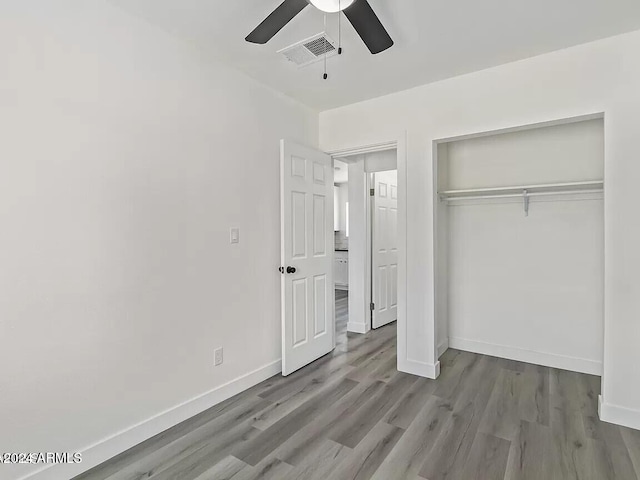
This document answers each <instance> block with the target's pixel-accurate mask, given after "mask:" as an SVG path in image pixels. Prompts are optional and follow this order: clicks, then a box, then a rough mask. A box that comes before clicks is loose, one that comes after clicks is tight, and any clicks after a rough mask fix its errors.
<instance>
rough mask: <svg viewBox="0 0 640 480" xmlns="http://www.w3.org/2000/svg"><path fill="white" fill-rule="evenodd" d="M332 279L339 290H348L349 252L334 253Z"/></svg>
mask: <svg viewBox="0 0 640 480" xmlns="http://www.w3.org/2000/svg"><path fill="white" fill-rule="evenodd" d="M333 258H334V260H333V279H334V283H335V287H336V288H337V289H340V290H347V289H348V288H349V252H343V251H336V252H335V256H334V257H333Z"/></svg>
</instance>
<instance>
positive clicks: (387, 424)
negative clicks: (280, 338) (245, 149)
mask: <svg viewBox="0 0 640 480" xmlns="http://www.w3.org/2000/svg"><path fill="white" fill-rule="evenodd" d="M336 298H337V312H338V322H337V324H338V340H337V343H338V345H337V348H336V350H335V351H334V352H333V353H332V354H330V355H327V356H326V357H323V358H321V359H320V360H318V361H316V362H314V363H313V364H311V365H309V366H307V367H305V368H304V369H302V370H300V371H298V372H296V373H294V374H292V375H290V376H289V377H286V378H283V377H281V376H276V377H273V378H271V379H269V380H267V381H265V382H263V383H261V384H259V385H257V386H255V387H253V388H251V389H250V390H248V391H246V392H243V393H241V394H240V395H238V396H236V397H234V398H231V399H229V400H227V401H225V402H223V403H221V404H219V405H217V406H215V407H213V408H211V409H210V410H207V411H206V412H203V413H202V414H200V415H198V416H196V417H194V418H191V419H190V420H188V421H186V422H184V423H182V424H180V425H178V426H176V427H174V428H172V429H170V430H167V431H166V432H164V433H162V434H160V435H157V436H156V437H154V438H152V439H150V440H148V441H146V442H144V443H142V444H140V445H138V446H136V447H134V448H132V449H131V450H129V451H127V452H125V453H123V454H121V455H119V456H117V457H115V458H113V459H111V460H109V461H107V462H106V463H104V464H102V465H100V466H98V467H96V468H94V469H93V470H91V471H89V472H87V473H85V474H83V475H80V476H79V477H76V478H77V479H82V480H97V479H100V480H105V479H109V480H134V479H135V480H139V479H153V480H169V479H180V480H192V479H197V480H223V479H224V480H254V479H265V480H270V479H273V480H293V479H322V480H327V479H336V480H343V479H344V480H347V479H349V480H353V479H357V480H363V479H369V478H373V479H376V480H392V479H410V480H420V479H428V480H440V479H455V480H468V479H469V480H470V479H479V480H480V479H481V480H491V479H509V480H515V479H534V480H540V479H545V480H546V479H549V480H564V479H593V480H601V479H618V480H637V479H638V478H639V477H640V432H638V431H635V430H630V429H625V428H621V427H617V426H614V425H611V424H607V423H602V422H600V421H599V420H598V416H597V411H596V408H597V406H596V404H597V396H598V393H599V391H600V381H599V378H597V377H593V376H588V375H582V374H577V373H572V372H566V371H562V370H556V369H553V368H545V367H539V366H535V365H529V364H524V363H519V362H514V361H508V360H502V359H497V358H492V357H487V356H483V355H475V354H471V353H466V352H461V351H456V350H449V351H447V352H446V353H445V354H444V355H443V357H442V358H441V366H442V373H441V375H440V378H438V379H437V380H428V379H424V378H419V377H415V376H412V375H407V374H404V373H400V372H397V371H396V354H395V349H396V341H395V337H396V326H395V324H393V325H389V326H387V327H384V328H382V329H379V330H376V331H373V332H370V333H369V334H367V335H357V334H350V333H347V332H346V313H347V305H346V301H347V297H346V294H345V293H344V292H336Z"/></svg>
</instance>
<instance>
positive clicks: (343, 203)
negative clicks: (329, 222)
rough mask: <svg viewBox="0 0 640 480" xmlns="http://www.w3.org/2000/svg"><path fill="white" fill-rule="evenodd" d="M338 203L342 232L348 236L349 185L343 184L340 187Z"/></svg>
mask: <svg viewBox="0 0 640 480" xmlns="http://www.w3.org/2000/svg"><path fill="white" fill-rule="evenodd" d="M336 188H337V189H338V201H339V206H338V208H339V209H340V215H339V218H340V231H341V232H344V233H345V234H346V231H347V202H348V201H349V184H348V183H341V184H340V185H339V186H338V187H336Z"/></svg>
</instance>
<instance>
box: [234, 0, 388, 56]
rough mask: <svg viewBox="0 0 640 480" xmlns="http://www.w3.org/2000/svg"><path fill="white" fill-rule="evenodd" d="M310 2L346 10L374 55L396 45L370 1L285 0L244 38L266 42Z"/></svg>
mask: <svg viewBox="0 0 640 480" xmlns="http://www.w3.org/2000/svg"><path fill="white" fill-rule="evenodd" d="M309 4H311V5H313V6H314V7H316V8H317V9H318V10H321V11H323V12H326V13H337V12H344V14H345V16H346V17H347V19H349V21H350V22H351V25H353V28H355V30H356V32H357V33H358V35H360V38H361V39H362V41H363V42H364V43H365V45H366V46H367V47H368V48H369V50H370V51H371V53H373V54H376V53H380V52H382V51H384V50H386V49H387V48H389V47H391V46H392V45H393V40H392V39H391V37H390V36H389V34H388V33H387V31H386V30H385V28H384V26H383V25H382V23H381V22H380V19H378V17H377V15H376V14H375V12H374V11H373V9H372V8H371V5H369V2H368V1H367V0H284V2H282V3H281V4H280V6H279V7H278V8H276V9H275V10H274V11H273V12H271V14H270V15H269V16H268V17H267V18H265V19H264V20H263V21H262V23H261V24H260V25H258V26H257V27H256V28H255V30H253V32H251V33H250V34H249V35H248V36H247V37H246V38H245V40H246V41H247V42H251V43H261V44H262V43H267V42H268V41H269V40H271V39H272V38H273V36H274V35H275V34H276V33H278V32H279V31H280V30H281V29H282V27H284V26H285V25H286V24H287V23H289V22H290V21H291V20H293V18H294V17H295V16H296V15H298V14H299V13H300V12H301V11H302V10H303V9H304V8H305V7H306V6H307V5H309Z"/></svg>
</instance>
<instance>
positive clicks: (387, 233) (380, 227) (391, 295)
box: [371, 170, 398, 328]
mask: <svg viewBox="0 0 640 480" xmlns="http://www.w3.org/2000/svg"><path fill="white" fill-rule="evenodd" d="M373 177H374V180H373V188H374V201H373V205H374V207H373V215H372V218H373V226H372V227H373V228H372V234H373V241H372V248H371V252H372V269H371V274H372V277H373V278H372V290H373V292H372V293H373V297H372V301H373V304H374V308H373V311H372V322H371V323H372V326H373V328H378V327H382V326H383V325H386V324H388V323H391V322H393V321H395V320H397V319H398V175H397V171H396V170H391V171H388V172H377V173H375V174H374V176H373Z"/></svg>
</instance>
